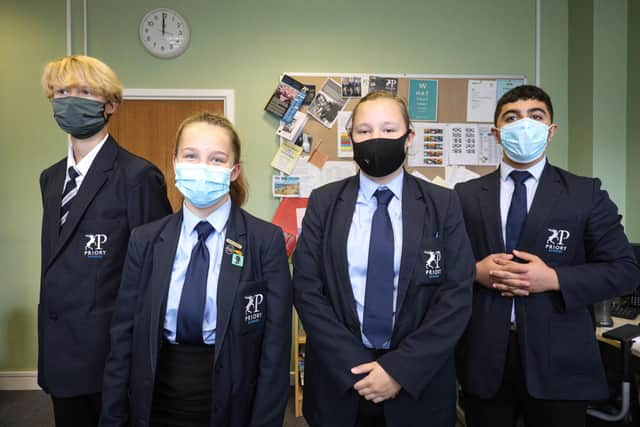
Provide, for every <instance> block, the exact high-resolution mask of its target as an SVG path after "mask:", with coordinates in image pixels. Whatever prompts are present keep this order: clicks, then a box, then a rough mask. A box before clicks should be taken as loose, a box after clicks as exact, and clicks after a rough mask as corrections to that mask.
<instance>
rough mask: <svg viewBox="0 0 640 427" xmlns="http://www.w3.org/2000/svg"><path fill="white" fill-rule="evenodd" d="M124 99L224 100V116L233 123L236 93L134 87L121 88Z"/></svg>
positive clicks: (216, 90)
mask: <svg viewBox="0 0 640 427" xmlns="http://www.w3.org/2000/svg"><path fill="white" fill-rule="evenodd" d="M122 95H123V98H124V99H125V100H127V99H129V100H131V99H170V100H191V101H206V100H212V101H220V100H222V101H223V102H224V116H225V117H226V118H227V119H228V120H229V121H230V122H231V123H233V124H235V116H236V114H235V113H236V99H235V97H236V95H235V91H234V90H233V89H135V88H125V89H123V90H122Z"/></svg>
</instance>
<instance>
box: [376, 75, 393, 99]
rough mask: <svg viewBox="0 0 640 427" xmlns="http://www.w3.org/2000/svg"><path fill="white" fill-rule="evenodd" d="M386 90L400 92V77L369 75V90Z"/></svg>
mask: <svg viewBox="0 0 640 427" xmlns="http://www.w3.org/2000/svg"><path fill="white" fill-rule="evenodd" d="M375 91H384V92H389V93H392V94H394V95H397V94H398V79H397V78H394V77H379V76H370V77H369V92H375Z"/></svg>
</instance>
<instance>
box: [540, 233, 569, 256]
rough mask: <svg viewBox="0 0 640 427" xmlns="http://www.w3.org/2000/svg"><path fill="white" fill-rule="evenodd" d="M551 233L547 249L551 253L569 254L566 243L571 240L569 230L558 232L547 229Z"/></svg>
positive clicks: (546, 245)
mask: <svg viewBox="0 0 640 427" xmlns="http://www.w3.org/2000/svg"><path fill="white" fill-rule="evenodd" d="M547 230H548V231H549V237H547V243H546V244H545V249H546V250H547V252H549V253H553V254H564V253H565V252H567V245H566V241H567V240H569V237H570V236H571V233H569V232H568V231H567V230H556V229H555V228H547Z"/></svg>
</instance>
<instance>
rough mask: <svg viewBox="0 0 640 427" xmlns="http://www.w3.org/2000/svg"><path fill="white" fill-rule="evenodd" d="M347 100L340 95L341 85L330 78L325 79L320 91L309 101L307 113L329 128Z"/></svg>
mask: <svg viewBox="0 0 640 427" xmlns="http://www.w3.org/2000/svg"><path fill="white" fill-rule="evenodd" d="M346 103H347V100H346V99H344V98H343V97H342V85H340V84H339V83H338V82H336V81H335V80H332V79H327V80H326V81H325V82H324V84H323V85H322V88H320V92H318V94H317V95H316V97H315V98H314V99H313V101H311V105H309V110H308V113H309V115H310V116H311V117H313V118H314V119H316V120H317V121H319V122H320V123H321V124H322V125H323V126H324V127H327V128H331V127H332V126H333V124H334V123H335V121H336V119H337V117H338V112H340V111H341V110H342V109H343V108H344V106H345V104H346Z"/></svg>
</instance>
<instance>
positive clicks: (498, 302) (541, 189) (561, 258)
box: [455, 163, 640, 400]
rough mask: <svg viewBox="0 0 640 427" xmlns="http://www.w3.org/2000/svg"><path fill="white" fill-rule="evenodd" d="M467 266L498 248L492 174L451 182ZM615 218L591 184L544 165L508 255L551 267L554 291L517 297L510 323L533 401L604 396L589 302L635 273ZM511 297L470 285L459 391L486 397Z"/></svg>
mask: <svg viewBox="0 0 640 427" xmlns="http://www.w3.org/2000/svg"><path fill="white" fill-rule="evenodd" d="M455 189H456V191H457V192H458V195H459V196H460V202H461V204H462V210H463V211H464V218H465V222H466V225H467V231H468V233H469V237H470V239H471V244H472V247H473V253H474V255H475V259H476V260H478V261H479V260H481V259H483V258H485V257H486V256H487V255H490V254H492V253H498V252H504V251H505V247H504V243H503V242H504V239H503V237H502V225H501V219H500V171H499V170H496V171H494V172H493V173H491V174H489V175H486V176H483V177H480V178H477V179H474V180H472V181H469V182H465V183H462V184H458V185H457V186H456V188H455ZM620 218H621V217H620V215H618V210H617V208H616V206H615V204H614V203H613V202H612V201H611V200H610V199H609V196H608V195H607V192H606V191H603V190H602V189H601V188H600V180H598V179H593V178H585V177H579V176H576V175H573V174H571V173H569V172H567V171H565V170H563V169H560V168H557V167H555V166H552V165H550V164H548V163H547V165H546V166H545V168H544V170H543V172H542V175H541V177H540V182H539V183H538V188H537V190H536V194H535V197H534V199H533V202H532V205H531V208H530V210H529V214H528V216H527V219H526V222H525V224H524V227H523V230H522V234H521V237H520V243H519V244H518V249H520V250H523V251H526V252H530V253H533V254H535V255H537V256H538V257H540V258H541V259H542V261H544V262H545V263H546V264H547V265H548V266H549V267H551V268H554V269H555V271H556V273H557V275H558V279H559V282H560V291H559V292H543V293H538V294H532V295H529V296H528V297H518V298H517V303H516V321H517V324H518V340H519V343H520V351H521V354H522V365H523V369H524V374H525V375H524V376H525V378H526V385H527V390H528V392H529V394H531V395H532V396H533V397H535V398H538V399H555V400H596V399H604V398H606V397H607V386H606V378H605V374H604V369H603V366H602V361H601V359H600V352H599V350H598V345H597V342H596V338H595V334H594V325H593V321H592V320H591V316H590V313H589V309H588V308H589V305H590V304H593V303H595V302H598V301H603V300H606V299H608V298H612V297H614V296H616V295H621V294H625V293H629V292H631V291H633V290H634V289H635V288H636V287H637V286H638V278H639V277H640V276H639V270H638V264H637V263H636V261H635V259H634V255H633V251H632V248H631V246H630V245H629V242H628V240H627V237H626V236H625V234H624V230H623V227H622V225H621V224H620ZM511 301H512V298H506V297H502V296H501V295H500V293H499V292H497V291H495V290H492V289H487V288H485V287H484V286H482V285H481V284H479V283H476V284H475V287H474V295H473V312H472V315H471V320H470V322H469V326H468V329H467V331H466V332H465V335H464V337H463V339H462V340H461V342H460V346H459V351H458V355H457V356H458V357H457V360H458V373H459V375H460V381H461V384H462V387H463V389H464V391H465V392H467V393H471V394H474V395H477V396H480V397H484V398H488V397H491V396H493V395H495V393H496V392H497V391H498V389H499V387H500V384H501V382H502V376H503V369H504V363H505V357H506V351H507V342H508V335H509V324H510V316H511Z"/></svg>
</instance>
